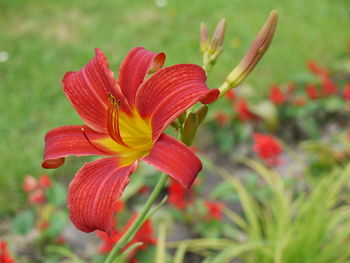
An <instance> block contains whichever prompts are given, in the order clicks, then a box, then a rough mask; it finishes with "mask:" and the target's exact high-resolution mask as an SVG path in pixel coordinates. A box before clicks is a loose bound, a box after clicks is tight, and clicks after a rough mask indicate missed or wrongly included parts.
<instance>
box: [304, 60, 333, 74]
mask: <svg viewBox="0 0 350 263" xmlns="http://www.w3.org/2000/svg"><path fill="white" fill-rule="evenodd" d="M307 67H308V68H309V70H310V71H311V72H312V73H313V74H315V75H317V76H328V70H327V69H325V68H322V67H320V66H319V65H318V64H317V63H316V61H314V60H309V61H308V62H307Z"/></svg>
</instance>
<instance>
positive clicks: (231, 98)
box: [225, 89, 236, 101]
mask: <svg viewBox="0 0 350 263" xmlns="http://www.w3.org/2000/svg"><path fill="white" fill-rule="evenodd" d="M225 97H226V98H227V99H228V100H229V101H234V100H235V99H236V93H235V92H234V90H233V89H230V90H229V91H228V92H227V93H226V94H225Z"/></svg>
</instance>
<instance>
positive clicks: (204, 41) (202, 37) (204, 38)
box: [199, 22, 209, 53]
mask: <svg viewBox="0 0 350 263" xmlns="http://www.w3.org/2000/svg"><path fill="white" fill-rule="evenodd" d="M199 45H200V49H201V52H202V53H204V52H206V51H207V49H208V47H209V35H208V28H207V25H206V24H205V23H203V22H202V23H201V26H200V29H199Z"/></svg>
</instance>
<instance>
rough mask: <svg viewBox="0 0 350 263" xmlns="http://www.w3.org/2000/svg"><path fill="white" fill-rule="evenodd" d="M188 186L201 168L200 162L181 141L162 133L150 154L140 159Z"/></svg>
mask: <svg viewBox="0 0 350 263" xmlns="http://www.w3.org/2000/svg"><path fill="white" fill-rule="evenodd" d="M142 160H143V161H145V162H147V163H149V164H151V165H153V166H154V167H156V168H157V169H159V170H161V171H162V172H164V173H166V174H168V175H170V176H171V177H173V178H174V179H175V180H177V181H178V182H179V183H181V184H182V185H184V186H186V187H189V186H191V184H192V183H193V181H194V179H196V177H197V175H198V173H199V172H200V171H201V170H202V162H201V161H200V160H199V159H198V157H197V156H196V155H195V154H194V153H193V151H192V150H191V149H190V148H189V147H187V146H186V145H185V144H183V143H182V142H180V141H178V140H176V139H175V138H173V137H170V136H168V135H166V134H165V133H162V134H161V136H160V137H159V139H158V140H157V141H156V143H155V144H154V146H153V148H152V150H151V152H150V154H149V155H148V156H147V157H145V158H143V159H142Z"/></svg>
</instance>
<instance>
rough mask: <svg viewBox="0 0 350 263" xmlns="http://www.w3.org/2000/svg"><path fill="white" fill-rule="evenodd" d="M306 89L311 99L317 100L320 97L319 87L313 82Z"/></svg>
mask: <svg viewBox="0 0 350 263" xmlns="http://www.w3.org/2000/svg"><path fill="white" fill-rule="evenodd" d="M305 90H306V93H307V95H308V97H309V98H310V99H311V100H316V99H318V98H319V97H320V95H319V92H318V90H317V88H316V87H315V86H314V85H312V84H308V85H306V87H305Z"/></svg>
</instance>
